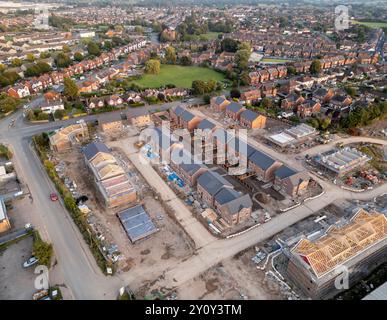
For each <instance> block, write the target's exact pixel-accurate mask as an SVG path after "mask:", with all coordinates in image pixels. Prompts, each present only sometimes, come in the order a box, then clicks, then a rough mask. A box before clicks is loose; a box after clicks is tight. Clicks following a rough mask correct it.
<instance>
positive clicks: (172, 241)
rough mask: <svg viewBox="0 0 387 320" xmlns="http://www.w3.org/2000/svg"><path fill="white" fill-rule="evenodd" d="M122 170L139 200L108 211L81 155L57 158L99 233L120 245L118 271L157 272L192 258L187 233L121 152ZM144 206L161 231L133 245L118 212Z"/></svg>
mask: <svg viewBox="0 0 387 320" xmlns="http://www.w3.org/2000/svg"><path fill="white" fill-rule="evenodd" d="M114 154H115V156H116V157H117V158H118V159H119V161H120V162H121V164H123V167H124V168H125V169H126V171H128V172H129V173H130V178H131V180H132V182H133V184H134V185H135V187H136V189H137V191H138V195H139V197H138V201H137V202H136V203H133V204H127V205H126V206H124V207H121V208H115V209H107V208H105V207H104V206H103V205H102V203H101V201H100V200H99V199H98V196H97V194H96V190H95V189H94V188H93V187H91V186H92V185H93V177H92V176H90V174H89V173H88V171H87V169H86V165H85V163H84V160H83V156H82V154H81V153H80V152H79V150H73V151H71V152H69V153H66V154H65V155H56V156H57V158H58V159H59V160H61V161H64V163H65V168H66V169H65V176H66V177H69V178H70V179H71V180H73V181H75V183H76V185H77V192H78V193H80V194H81V195H86V196H87V197H88V199H89V200H87V202H86V205H87V206H88V207H89V208H90V210H91V211H92V215H93V222H94V223H95V224H96V225H98V230H101V234H103V236H104V237H105V239H106V242H107V243H111V244H115V245H117V246H118V251H119V252H120V253H121V258H120V261H119V262H118V272H127V271H129V270H132V269H133V268H142V267H143V268H150V269H152V270H155V271H157V269H158V267H157V266H158V265H160V266H162V265H163V264H164V266H165V264H167V263H176V262H178V261H180V260H181V259H184V258H187V257H189V256H190V255H191V254H192V252H193V246H192V243H191V240H190V238H189V237H188V236H187V235H186V233H185V232H184V230H183V229H182V228H181V227H180V226H179V225H178V224H177V223H176V222H175V221H174V220H173V219H172V218H171V217H170V216H169V215H168V212H167V211H166V210H165V209H164V208H163V205H162V203H161V202H160V201H159V200H156V199H155V194H154V192H153V191H152V190H151V188H150V187H149V186H148V185H147V184H146V182H145V181H144V180H143V179H142V177H141V176H140V175H138V174H137V172H136V171H135V168H134V167H133V166H132V165H131V163H130V162H129V160H128V159H127V158H126V156H125V155H124V154H122V153H120V152H119V151H117V150H116V151H114ZM139 203H141V204H143V205H144V208H145V210H146V211H147V212H148V214H149V215H150V217H151V218H152V221H153V222H154V224H155V225H156V227H157V228H158V229H159V231H158V232H157V233H155V234H152V235H150V236H149V237H147V238H145V239H142V240H140V241H138V242H136V243H135V244H132V243H131V242H130V240H129V238H128V236H127V235H126V233H125V231H124V229H123V227H122V225H121V223H120V221H119V219H118V218H117V217H116V213H118V212H120V211H122V210H123V209H124V208H127V207H131V206H133V205H135V204H139Z"/></svg>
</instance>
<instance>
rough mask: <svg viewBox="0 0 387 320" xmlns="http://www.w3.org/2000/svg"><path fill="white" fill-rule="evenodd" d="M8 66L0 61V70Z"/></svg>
mask: <svg viewBox="0 0 387 320" xmlns="http://www.w3.org/2000/svg"><path fill="white" fill-rule="evenodd" d="M6 68H7V67H6V66H5V65H4V64H2V63H0V72H3V71H4V70H5V69H6Z"/></svg>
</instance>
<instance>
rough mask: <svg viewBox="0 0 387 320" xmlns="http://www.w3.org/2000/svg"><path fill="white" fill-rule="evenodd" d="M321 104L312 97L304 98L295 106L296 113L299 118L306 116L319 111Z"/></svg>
mask: <svg viewBox="0 0 387 320" xmlns="http://www.w3.org/2000/svg"><path fill="white" fill-rule="evenodd" d="M320 110H321V104H320V103H319V102H317V101H315V100H313V99H308V100H305V101H304V102H303V103H301V104H300V105H298V106H297V115H298V116H299V117H300V118H307V117H310V116H312V115H315V114H318V113H320Z"/></svg>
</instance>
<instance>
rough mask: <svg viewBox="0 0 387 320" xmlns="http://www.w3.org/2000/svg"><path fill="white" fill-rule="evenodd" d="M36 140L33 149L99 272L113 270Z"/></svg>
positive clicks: (42, 147)
mask: <svg viewBox="0 0 387 320" xmlns="http://www.w3.org/2000/svg"><path fill="white" fill-rule="evenodd" d="M37 138H38V137H37V136H34V137H33V141H34V145H35V149H36V151H37V153H38V156H39V158H40V160H41V161H42V163H43V166H44V168H45V169H46V172H47V174H48V176H49V177H50V179H51V180H52V182H53V183H54V185H55V187H56V189H57V190H58V192H59V194H60V195H61V197H62V199H63V202H64V205H65V207H66V209H67V210H68V212H69V213H70V215H71V217H72V219H73V221H74V223H75V224H76V225H77V227H78V229H79V231H80V232H81V234H82V236H83V238H84V240H85V241H86V243H87V244H88V246H89V248H90V250H91V252H92V254H93V256H94V258H95V260H96V262H97V264H98V266H99V267H100V268H101V270H102V271H103V272H104V273H106V268H107V267H110V268H112V269H113V270H114V268H113V266H112V265H111V263H110V262H109V261H107V259H106V258H105V256H104V255H103V254H102V252H101V249H100V246H99V241H98V239H97V238H96V237H95V235H94V234H93V232H92V231H91V230H90V228H89V225H88V224H87V221H86V218H85V216H84V214H83V213H82V212H81V210H79V208H78V206H77V204H76V202H75V199H74V197H73V196H72V194H71V192H70V191H69V190H68V189H67V187H66V185H65V184H64V182H63V181H62V179H61V178H60V177H59V176H58V174H57V172H56V171H55V166H54V164H53V163H52V162H51V161H49V160H48V157H47V152H46V149H45V147H44V146H41V145H40V144H39V143H38V142H37Z"/></svg>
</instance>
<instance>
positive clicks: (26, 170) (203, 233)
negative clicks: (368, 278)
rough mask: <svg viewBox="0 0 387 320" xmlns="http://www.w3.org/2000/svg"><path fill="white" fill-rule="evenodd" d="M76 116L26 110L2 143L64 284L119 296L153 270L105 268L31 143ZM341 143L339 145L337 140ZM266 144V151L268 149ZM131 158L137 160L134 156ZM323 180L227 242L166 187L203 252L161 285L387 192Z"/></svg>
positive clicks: (78, 293)
mask: <svg viewBox="0 0 387 320" xmlns="http://www.w3.org/2000/svg"><path fill="white" fill-rule="evenodd" d="M179 103H180V102H175V103H172V104H168V105H163V106H157V105H155V106H151V107H140V108H133V109H130V110H129V113H131V112H136V113H137V112H143V111H144V109H142V108H146V109H153V108H154V110H157V109H158V110H165V109H168V108H169V107H171V106H173V105H174V104H179ZM105 116H107V115H103V114H100V115H92V116H87V117H85V118H84V119H85V120H86V121H89V120H95V119H96V118H103V117H105ZM108 116H109V117H112V116H113V117H114V116H116V117H117V118H119V117H120V112H116V113H111V114H109V115H108ZM12 119H15V120H16V121H15V123H14V125H12V126H11V127H9V123H10V122H11V120H12ZM76 120H77V119H71V120H67V121H60V122H55V123H44V124H35V125H32V124H28V123H26V122H24V119H23V116H22V111H21V110H20V111H18V112H16V113H15V114H13V115H12V116H10V117H8V118H5V119H3V120H1V121H0V141H2V142H3V143H6V144H9V145H10V146H11V148H12V149H13V154H14V158H13V162H14V164H15V168H16V171H17V173H18V176H19V177H20V179H21V180H22V181H23V182H24V183H26V184H27V185H28V187H29V189H30V192H31V195H32V197H33V202H32V203H31V208H30V212H29V214H30V215H29V216H30V219H31V221H30V222H31V223H32V224H33V225H34V226H35V227H36V228H38V230H39V231H40V233H41V234H42V237H43V238H44V239H46V240H47V241H49V242H51V243H52V244H53V247H54V252H55V257H56V259H57V262H58V264H57V266H56V267H55V272H59V273H60V275H61V277H62V278H63V281H64V283H65V284H66V285H67V287H68V288H69V291H70V292H71V296H72V298H73V299H95V300H97V299H114V298H115V297H116V295H117V293H118V289H119V288H120V287H121V286H124V285H131V284H132V283H140V282H141V281H145V280H152V279H147V275H148V274H149V273H148V272H147V270H144V272H141V273H139V272H135V273H131V272H127V273H125V274H119V275H115V276H108V277H107V276H105V275H104V274H103V273H102V272H101V270H100V269H99V268H98V266H97V265H96V263H95V261H94V258H93V256H92V255H91V253H90V250H89V248H88V246H87V245H86V243H85V242H84V240H83V238H82V235H81V234H80V232H79V231H78V229H77V227H76V226H75V225H74V223H73V222H72V219H71V217H70V216H69V214H68V212H67V211H66V210H65V208H64V207H63V204H62V203H61V201H58V202H51V201H50V199H49V194H50V192H52V191H53V190H54V186H53V185H52V183H51V181H50V180H49V178H48V177H47V175H46V173H45V171H44V169H43V168H42V166H41V164H40V161H39V159H38V158H37V156H36V155H35V153H34V152H33V151H32V149H31V146H30V137H31V136H32V135H34V134H37V133H40V132H43V131H50V130H54V129H56V128H59V127H61V126H65V125H68V124H71V123H74V122H75V121H76ZM358 139H361V141H365V138H363V137H362V138H358V137H354V138H347V139H345V140H344V139H342V141H343V142H345V143H351V142H357V141H359V140H358ZM372 141H373V142H377V143H383V144H385V141H384V140H379V139H372ZM335 142H336V143H337V141H335ZM266 148H267V147H266ZM266 148H262V149H264V150H265V151H267V150H266ZM313 151H315V152H320V150H319V149H314V150H313ZM131 160H132V161H133V160H134V161H135V159H134V158H132V159H131ZM284 160H285V159H284ZM292 161H295V160H292ZM285 162H286V161H285ZM135 164H136V162H135ZM145 178H146V179H147V180H148V182H149V183H155V185H154V186H156V188H157V190H163V194H164V191H165V190H164V185H163V184H161V182H160V181H158V180H154V179H153V178H154V175H153V173H152V172H151V173H150V174H149V176H147V177H145ZM152 181H153V182H152ZM154 181H156V182H154ZM161 181H162V179H161ZM162 182H164V181H162ZM319 182H320V183H321V184H322V185H323V187H324V190H325V194H324V195H323V196H321V197H320V198H317V199H314V200H311V201H309V202H307V203H305V204H303V205H301V206H299V207H297V208H295V209H292V210H290V211H288V212H286V213H283V214H280V215H278V216H276V217H275V218H273V219H272V220H270V221H269V222H267V223H265V224H263V225H261V226H259V227H258V228H255V229H253V230H251V231H249V232H247V233H245V234H243V235H241V236H238V237H235V238H231V239H227V240H226V239H225V240H220V239H215V237H213V236H212V235H211V234H210V233H209V232H208V231H207V230H206V229H205V228H204V227H202V226H201V225H200V224H197V223H195V222H194V220H192V219H193V218H192V214H191V213H189V214H190V216H189V214H188V212H189V211H186V210H185V209H184V208H185V206H184V204H182V203H181V201H180V200H179V199H178V198H177V197H176V196H175V195H171V194H169V191H168V190H166V191H165V196H166V197H168V201H169V202H171V201H174V202H173V204H174V205H176V206H177V208H178V210H177V211H178V215H179V216H178V219H179V220H181V221H182V222H183V225H184V226H185V228H186V230H187V232H188V233H189V234H190V236H191V238H193V239H195V242H196V247H197V250H196V252H195V254H194V255H193V256H192V257H190V258H189V259H186V260H184V261H180V262H179V263H176V264H175V265H174V266H168V267H167V266H166V269H165V270H164V271H163V274H160V276H162V275H164V277H162V278H161V280H160V284H161V283H162V284H165V285H167V287H171V286H179V285H181V284H183V283H184V282H186V281H188V280H190V279H192V278H194V277H195V276H197V275H199V274H200V273H201V272H203V271H205V270H207V269H208V268H209V267H211V266H213V265H215V264H217V263H218V262H220V261H222V260H224V259H226V258H228V257H231V256H233V255H235V254H236V253H238V252H240V251H241V250H243V249H246V248H248V247H250V246H252V245H254V244H256V243H257V242H259V241H263V240H265V239H267V238H270V237H272V236H273V235H275V234H276V233H278V232H279V231H281V230H283V229H284V228H286V227H288V226H290V225H292V224H294V223H296V222H297V221H299V220H302V219H304V218H305V217H307V216H309V215H311V214H313V213H314V212H316V211H318V210H320V209H322V208H323V207H325V206H326V205H328V204H330V203H332V202H333V201H335V200H337V199H360V200H366V199H370V198H373V197H375V196H377V195H380V194H382V193H386V192H387V185H382V186H379V187H378V188H375V189H373V190H370V191H367V192H363V193H352V192H349V191H346V190H343V189H340V188H339V187H337V186H335V185H333V184H330V183H327V182H324V181H322V180H321V179H319ZM179 201H180V204H179ZM198 225H200V226H201V227H199V226H198ZM158 268H159V266H158Z"/></svg>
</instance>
